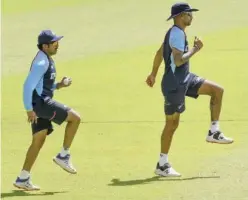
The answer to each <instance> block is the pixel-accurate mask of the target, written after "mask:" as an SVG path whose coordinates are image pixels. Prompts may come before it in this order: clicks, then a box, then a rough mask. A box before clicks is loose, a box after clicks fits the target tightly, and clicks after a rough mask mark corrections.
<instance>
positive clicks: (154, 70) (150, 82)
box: [146, 44, 164, 87]
mask: <svg viewBox="0 0 248 200" xmlns="http://www.w3.org/2000/svg"><path fill="white" fill-rule="evenodd" d="M163 46H164V45H163V44H162V45H161V47H160V48H159V50H158V51H157V53H156V55H155V57H154V60H153V67H152V72H151V74H150V75H149V76H148V77H147V79H146V83H147V85H149V86H150V87H153V85H154V83H155V79H156V76H157V73H158V69H159V67H160V65H161V63H162V61H163Z"/></svg>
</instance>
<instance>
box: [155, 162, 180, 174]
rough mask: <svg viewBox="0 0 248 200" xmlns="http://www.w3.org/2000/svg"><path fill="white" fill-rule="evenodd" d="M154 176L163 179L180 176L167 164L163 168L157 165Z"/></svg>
mask: <svg viewBox="0 0 248 200" xmlns="http://www.w3.org/2000/svg"><path fill="white" fill-rule="evenodd" d="M155 174H156V175H159V176H164V177H180V176H181V174H179V173H178V172H177V171H176V170H174V169H173V168H172V167H171V165H170V164H169V163H165V164H164V165H163V166H160V165H159V163H157V166H156V170H155Z"/></svg>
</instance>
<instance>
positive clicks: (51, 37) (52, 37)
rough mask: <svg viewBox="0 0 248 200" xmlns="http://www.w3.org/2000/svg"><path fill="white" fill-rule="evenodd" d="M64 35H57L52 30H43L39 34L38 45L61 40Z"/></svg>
mask: <svg viewBox="0 0 248 200" xmlns="http://www.w3.org/2000/svg"><path fill="white" fill-rule="evenodd" d="M63 37H64V36H57V35H56V34H55V33H53V32H52V31H51V30H43V31H41V33H40V34H39V36H38V45H39V44H50V43H52V42H56V41H59V40H60V39H61V38H63Z"/></svg>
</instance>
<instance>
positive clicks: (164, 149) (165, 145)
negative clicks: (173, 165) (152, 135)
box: [161, 113, 180, 164]
mask: <svg viewBox="0 0 248 200" xmlns="http://www.w3.org/2000/svg"><path fill="white" fill-rule="evenodd" d="M179 118H180V114H179V113H175V114H173V115H166V123H165V127H164V130H163V133H162V135H161V153H162V154H168V153H169V150H170V146H171V141H172V138H173V135H174V133H175V131H176V129H177V127H178V125H179ZM163 164H164V163H163Z"/></svg>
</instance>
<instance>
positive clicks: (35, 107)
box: [14, 30, 81, 190]
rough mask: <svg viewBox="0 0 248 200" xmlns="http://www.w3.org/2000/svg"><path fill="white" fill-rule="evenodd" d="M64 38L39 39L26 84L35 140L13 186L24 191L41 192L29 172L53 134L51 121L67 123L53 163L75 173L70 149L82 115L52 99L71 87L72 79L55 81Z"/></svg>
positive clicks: (46, 36)
mask: <svg viewBox="0 0 248 200" xmlns="http://www.w3.org/2000/svg"><path fill="white" fill-rule="evenodd" d="M62 37H63V36H57V35H55V34H54V33H53V32H52V31H51V30H44V31H42V32H41V33H40V34H39V36H38V45H37V46H38V48H39V51H38V53H37V54H36V56H35V58H34V60H33V62H32V65H31V68H30V71H29V74H28V76H27V79H26V81H25V83H24V91H23V101H24V106H25V109H26V112H27V116H28V121H29V122H30V123H31V127H32V133H33V139H32V143H31V145H30V147H29V149H28V151H27V154H26V159H25V162H24V165H23V168H22V171H21V173H20V175H19V176H18V177H17V179H16V181H15V182H14V186H15V187H17V188H20V189H24V190H39V189H40V188H39V187H38V186H35V185H33V184H32V182H31V180H30V179H31V178H30V171H31V168H32V166H33V164H34V162H35V160H36V158H37V156H38V154H39V151H40V149H41V147H42V146H43V144H44V142H45V139H46V136H47V135H49V134H51V133H52V131H53V126H52V122H54V123H56V124H58V125H60V124H62V123H63V122H64V121H66V122H67V125H66V128H65V135H64V143H63V147H62V150H61V152H60V153H58V155H57V156H56V157H54V158H53V161H54V162H55V163H56V164H58V165H59V166H60V167H62V168H63V169H64V170H66V171H67V172H69V173H72V174H76V172H77V171H76V169H75V168H74V167H73V165H72V163H71V160H70V153H69V148H70V146H71V144H72V141H73V138H74V136H75V134H76V132H77V130H78V127H79V124H80V121H81V119H80V116H79V114H78V113H77V112H75V111H74V110H73V109H71V108H69V107H67V106H65V105H63V104H61V103H59V102H56V101H55V100H53V99H52V98H53V93H54V90H55V89H61V88H63V87H68V86H70V85H71V79H69V78H67V77H64V78H63V79H62V80H61V81H60V82H57V83H56V82H55V78H56V68H55V63H54V61H53V59H52V56H53V55H55V54H56V53H57V50H58V47H59V40H60V39H61V38H62Z"/></svg>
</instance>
